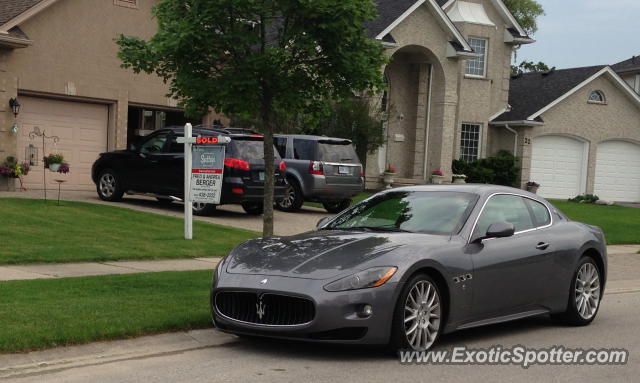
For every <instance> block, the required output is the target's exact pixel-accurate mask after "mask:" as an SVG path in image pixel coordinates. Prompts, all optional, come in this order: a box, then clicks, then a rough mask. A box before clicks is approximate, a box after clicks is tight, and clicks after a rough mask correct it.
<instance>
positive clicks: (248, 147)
mask: <svg viewBox="0 0 640 383" xmlns="http://www.w3.org/2000/svg"><path fill="white" fill-rule="evenodd" d="M274 155H275V158H276V160H279V159H280V155H279V154H278V151H277V150H276V151H275V153H274ZM226 156H227V157H233V158H238V159H240V160H244V161H248V162H249V163H253V164H255V163H264V145H263V143H262V141H259V140H239V139H233V140H232V141H231V143H230V144H229V145H228V146H227V153H226Z"/></svg>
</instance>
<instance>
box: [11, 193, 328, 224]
mask: <svg viewBox="0 0 640 383" xmlns="http://www.w3.org/2000/svg"><path fill="white" fill-rule="evenodd" d="M57 195H58V193H57V191H56V192H55V193H54V192H52V191H49V193H47V197H48V198H49V199H55V198H57ZM8 197H12V198H13V197H16V198H43V197H44V193H43V191H41V190H31V191H28V192H0V198H8ZM61 198H62V199H63V200H68V201H82V202H91V203H99V204H104V205H109V206H117V207H124V208H129V209H134V210H139V211H146V212H150V213H156V214H162V215H167V216H171V217H180V218H182V217H183V211H184V207H183V206H184V205H182V204H179V203H174V204H172V205H170V206H168V207H165V206H160V205H159V204H158V203H157V201H156V200H155V199H154V198H149V197H145V196H137V195H135V196H125V198H124V200H123V201H122V202H117V203H114V202H104V201H101V200H100V199H99V198H98V196H97V195H96V193H95V192H89V191H84V192H82V191H67V192H65V191H62V196H61ZM329 216H332V214H329V213H327V212H326V211H325V210H323V209H318V208H313V207H307V206H305V207H303V211H302V212H300V213H285V212H281V211H277V210H276V211H275V214H274V232H275V234H276V235H293V234H298V233H302V232H304V231H308V230H311V229H313V228H314V227H315V226H316V223H317V222H318V221H319V220H320V219H321V218H323V217H329ZM194 219H196V220H200V221H204V222H209V223H216V224H219V225H226V226H233V227H238V228H241V229H247V230H253V231H257V232H259V233H261V232H262V216H259V217H256V216H251V215H248V214H246V213H245V212H244V210H242V207H241V206H239V205H223V206H220V207H219V208H218V209H217V211H216V212H215V213H214V215H212V216H211V217H194Z"/></svg>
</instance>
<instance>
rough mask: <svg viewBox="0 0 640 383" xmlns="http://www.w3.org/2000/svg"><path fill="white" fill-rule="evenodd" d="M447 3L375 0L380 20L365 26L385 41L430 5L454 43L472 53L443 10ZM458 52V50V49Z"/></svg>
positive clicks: (433, 0) (369, 32) (431, 0)
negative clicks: (417, 11)
mask: <svg viewBox="0 0 640 383" xmlns="http://www.w3.org/2000/svg"><path fill="white" fill-rule="evenodd" d="M445 3H446V1H445V0H375V4H376V8H377V10H378V18H376V19H375V20H371V21H369V22H367V23H366V24H365V26H366V28H367V33H368V35H369V37H371V38H374V39H377V40H383V39H384V38H385V37H386V35H387V34H389V32H391V30H392V29H393V28H395V27H396V26H397V25H398V24H399V23H400V22H402V21H403V20H404V19H405V18H407V17H408V16H409V15H411V14H412V13H413V12H414V11H415V10H416V9H418V8H419V7H420V6H421V5H423V4H429V5H430V6H431V7H432V9H433V10H434V11H435V13H436V18H437V19H438V21H440V22H441V24H442V25H443V27H444V28H445V30H448V31H449V32H450V34H451V35H452V36H453V38H454V40H453V41H452V42H455V43H457V44H458V46H461V47H462V48H463V49H462V52H469V53H472V52H473V49H471V46H470V45H469V43H468V42H467V40H466V39H465V38H464V36H462V33H460V31H459V30H458V28H456V26H455V25H454V24H453V22H452V21H451V19H449V17H448V16H447V14H446V13H445V12H444V10H443V9H442V6H443V5H444V4H445ZM454 47H455V45H454ZM456 50H458V49H457V48H456Z"/></svg>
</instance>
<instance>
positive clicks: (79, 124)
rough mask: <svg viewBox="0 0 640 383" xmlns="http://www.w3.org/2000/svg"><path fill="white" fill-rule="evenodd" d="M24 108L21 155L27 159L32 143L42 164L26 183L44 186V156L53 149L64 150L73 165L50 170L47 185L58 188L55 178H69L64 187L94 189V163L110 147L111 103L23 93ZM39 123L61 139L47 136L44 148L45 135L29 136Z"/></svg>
mask: <svg viewBox="0 0 640 383" xmlns="http://www.w3.org/2000/svg"><path fill="white" fill-rule="evenodd" d="M20 103H21V104H22V108H21V111H20V115H19V117H18V119H19V121H18V122H19V123H20V135H19V137H18V158H19V159H20V160H23V159H25V155H26V154H25V153H26V152H25V148H27V147H28V146H29V145H30V144H32V145H34V146H35V147H36V148H38V154H39V157H40V158H39V160H38V166H36V167H34V168H32V169H31V171H30V172H29V175H28V176H26V177H25V186H26V187H27V188H30V189H42V188H43V185H42V182H43V180H42V172H43V166H42V157H43V156H45V155H48V154H49V153H62V155H63V156H64V158H65V161H67V162H68V163H69V165H70V167H71V172H69V173H68V174H66V175H63V174H60V173H52V172H50V171H48V170H47V174H46V177H47V189H50V188H51V189H53V188H55V189H56V190H57V188H58V184H57V183H56V182H55V180H57V179H58V180H65V181H67V182H66V183H64V184H63V186H62V189H63V190H92V189H94V188H95V186H94V185H93V182H92V181H91V165H93V162H94V161H95V160H96V158H98V154H99V153H101V152H104V151H106V149H107V125H108V106H107V105H100V104H87V103H80V102H70V101H58V100H51V99H46V98H35V97H24V96H23V97H20ZM36 126H37V127H39V128H40V131H44V132H45V133H46V134H47V135H48V136H58V137H60V141H59V142H58V143H55V144H54V143H53V141H51V140H45V144H46V149H45V152H44V153H43V152H42V138H40V137H35V138H34V139H31V138H29V132H31V131H32V130H33V128H34V127H36Z"/></svg>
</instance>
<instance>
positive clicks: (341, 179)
mask: <svg viewBox="0 0 640 383" xmlns="http://www.w3.org/2000/svg"><path fill="white" fill-rule="evenodd" d="M275 146H276V148H277V149H278V152H279V153H280V156H281V157H282V159H283V160H284V161H285V163H286V164H287V173H286V176H287V181H288V183H289V188H288V189H287V191H286V193H285V197H284V198H282V199H280V200H277V201H276V207H277V208H278V209H280V210H283V211H288V212H296V211H299V210H300V208H301V207H302V204H303V203H304V202H305V201H311V202H320V203H322V205H323V206H324V208H325V209H326V210H327V211H328V212H329V213H339V212H341V211H342V210H344V209H346V208H347V207H349V205H350V204H351V198H353V197H354V196H356V195H357V194H359V193H361V192H362V191H363V190H364V173H363V169H362V164H361V163H360V160H359V159H358V155H357V154H356V151H355V149H354V148H353V145H352V144H351V141H350V140H345V139H342V138H330V137H320V136H303V135H276V136H275Z"/></svg>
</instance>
